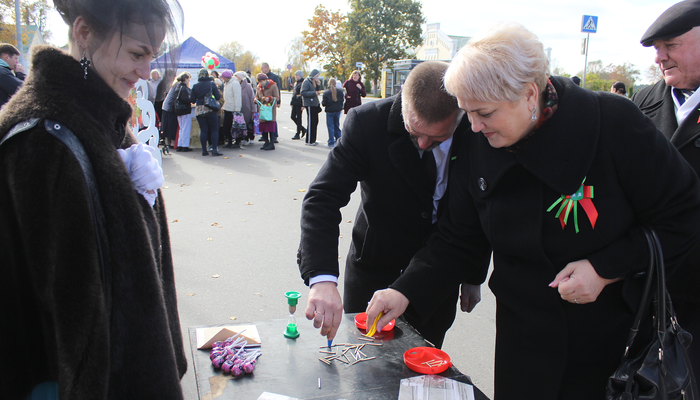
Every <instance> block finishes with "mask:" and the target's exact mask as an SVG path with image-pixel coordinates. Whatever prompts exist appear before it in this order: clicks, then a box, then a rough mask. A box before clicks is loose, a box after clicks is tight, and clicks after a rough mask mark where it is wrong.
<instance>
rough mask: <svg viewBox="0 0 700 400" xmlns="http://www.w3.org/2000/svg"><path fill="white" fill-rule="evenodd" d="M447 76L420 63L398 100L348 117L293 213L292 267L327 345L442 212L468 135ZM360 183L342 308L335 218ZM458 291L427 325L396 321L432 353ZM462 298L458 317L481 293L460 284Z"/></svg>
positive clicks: (435, 64)
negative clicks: (297, 235) (297, 225)
mask: <svg viewBox="0 0 700 400" xmlns="http://www.w3.org/2000/svg"><path fill="white" fill-rule="evenodd" d="M447 67H448V64H447V63H444V62H441V61H426V62H423V63H420V64H418V65H417V66H416V67H415V68H414V69H413V70H412V71H411V73H410V74H409V75H408V77H407V79H406V82H405V84H404V85H403V89H402V90H401V92H400V93H399V94H398V95H396V96H394V97H390V98H388V99H384V100H380V101H375V102H370V103H367V104H364V105H361V106H359V107H355V108H352V109H351V110H350V111H348V115H347V119H346V120H345V125H344V128H343V137H342V139H341V140H340V141H338V142H337V144H336V146H335V148H334V149H333V150H332V151H331V152H330V154H329V155H328V159H327V160H326V162H325V164H324V165H323V168H321V170H320V171H319V173H318V175H317V176H316V178H315V179H314V181H313V182H312V183H311V185H310V186H309V191H308V193H307V195H306V197H305V198H304V202H303V204H302V209H301V244H300V246H299V253H298V257H297V261H298V263H299V269H300V271H301V276H302V278H303V279H304V282H305V283H306V284H307V285H309V286H310V287H311V290H310V293H309V297H308V303H307V308H306V317H307V318H308V319H313V320H314V326H315V327H316V328H321V334H322V335H324V336H327V337H328V339H333V338H334V337H335V333H336V331H337V329H338V326H339V324H340V321H341V319H342V310H343V309H344V310H345V312H347V313H354V312H360V311H364V310H365V308H366V307H367V302H368V301H369V300H370V299H371V298H372V294H373V293H374V291H376V290H379V289H384V288H386V287H388V286H389V284H391V283H392V282H393V281H394V280H395V279H396V278H398V277H399V275H400V274H401V272H402V270H403V269H404V268H406V266H407V265H408V262H409V261H410V260H411V258H412V257H413V255H414V254H415V253H416V252H417V251H418V250H419V249H420V248H421V247H423V246H424V245H425V243H426V241H427V239H428V236H429V235H430V233H431V232H432V230H433V227H434V224H435V223H436V221H437V220H438V216H439V214H440V213H441V212H442V210H443V209H445V207H446V206H445V203H446V200H447V190H448V189H449V186H448V176H449V175H450V174H452V173H453V171H454V169H453V166H454V162H455V159H456V158H457V156H456V154H457V150H458V149H459V147H460V143H463V137H465V136H466V134H467V132H471V131H470V129H469V121H468V119H467V117H466V116H464V113H463V112H462V110H460V109H459V107H458V105H457V99H455V98H454V97H452V96H451V95H450V94H448V93H447V92H446V91H445V89H444V87H443V84H442V77H443V76H444V74H445V71H446V70H447ZM311 76H314V73H313V72H312V75H311ZM311 134H312V131H311V129H309V135H311ZM464 140H466V139H464ZM358 182H359V183H360V190H361V192H362V204H360V207H359V208H358V211H357V217H356V218H355V226H354V228H353V232H352V244H351V245H350V252H349V253H348V256H347V258H346V264H345V281H344V291H343V300H342V301H341V299H340V294H339V291H338V288H337V281H338V276H339V275H340V272H339V267H338V235H339V227H338V224H339V222H340V220H341V214H340V209H341V208H342V207H344V206H345V205H346V204H347V203H348V201H349V199H350V195H351V193H352V192H354V191H355V190H356V189H357V184H358ZM480 282H481V280H480V281H479V282H474V283H476V284H478V283H480ZM458 292H459V290H454V291H452V292H451V293H450V295H449V296H448V297H447V299H446V300H445V301H444V302H443V303H442V304H440V305H439V306H438V307H437V308H436V310H435V312H434V313H433V315H432V316H431V317H430V318H429V319H428V320H427V321H425V322H423V321H422V320H421V319H420V317H419V316H418V314H417V313H416V312H415V310H414V309H413V308H412V307H411V308H409V310H407V312H406V313H405V314H404V317H405V318H406V320H407V321H408V322H409V323H410V324H411V325H412V326H413V327H414V328H416V330H418V332H420V333H421V335H423V337H424V338H425V339H427V340H428V341H430V342H431V343H433V344H434V345H435V346H437V347H438V348H439V347H441V346H442V342H443V340H444V337H445V332H447V330H448V329H449V328H450V326H451V325H452V322H453V321H454V318H455V313H456V304H457V297H458ZM462 295H463V296H462V310H463V311H471V310H472V309H473V307H474V305H475V304H476V303H478V301H479V300H480V294H479V286H472V285H462Z"/></svg>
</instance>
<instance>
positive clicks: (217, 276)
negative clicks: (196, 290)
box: [211, 274, 221, 278]
mask: <svg viewBox="0 0 700 400" xmlns="http://www.w3.org/2000/svg"><path fill="white" fill-rule="evenodd" d="M211 277H212V278H220V277H221V275H219V274H214V275H212V276H211Z"/></svg>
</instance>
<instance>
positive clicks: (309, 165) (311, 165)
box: [306, 164, 314, 167]
mask: <svg viewBox="0 0 700 400" xmlns="http://www.w3.org/2000/svg"><path fill="white" fill-rule="evenodd" d="M306 166H307V167H313V166H314V165H313V164H306Z"/></svg>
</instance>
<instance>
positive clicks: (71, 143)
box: [0, 118, 112, 319]
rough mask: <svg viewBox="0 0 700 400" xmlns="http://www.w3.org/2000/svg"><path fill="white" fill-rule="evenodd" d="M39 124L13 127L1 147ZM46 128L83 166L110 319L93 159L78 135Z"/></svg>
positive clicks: (49, 124)
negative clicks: (91, 160)
mask: <svg viewBox="0 0 700 400" xmlns="http://www.w3.org/2000/svg"><path fill="white" fill-rule="evenodd" d="M40 121H41V118H32V119H30V120H27V121H23V122H20V123H18V124H16V125H15V126H13V127H12V129H10V131H9V132H8V134H7V135H6V136H5V137H4V138H3V139H2V141H0V146H2V144H3V143H5V142H6V141H8V140H9V139H11V138H13V137H15V136H17V135H19V134H20V133H22V132H27V131H29V130H30V129H32V128H34V127H35V126H36V125H37V124H38V123H39V122H40ZM44 129H45V130H46V132H48V133H49V134H51V136H53V137H55V138H56V139H58V140H59V141H60V142H61V143H62V144H63V145H64V146H66V147H67V148H68V150H70V152H71V153H72V154H73V156H74V157H75V158H76V161H78V165H79V166H80V169H81V171H82V172H83V178H84V179H85V186H86V188H87V191H88V196H89V197H90V202H89V204H88V207H90V211H91V214H92V216H93V218H92V220H93V226H94V228H95V240H96V242H97V252H98V255H99V258H100V269H101V272H102V273H101V275H102V286H103V288H104V291H105V296H104V299H105V306H106V309H107V313H108V316H109V315H111V310H112V293H111V289H112V286H111V284H110V282H111V279H110V278H111V273H110V271H109V265H108V264H107V262H106V259H105V257H106V250H105V249H106V247H105V244H104V243H106V240H107V228H106V226H107V224H106V222H105V216H104V211H103V209H102V202H101V201H100V195H99V192H98V191H97V179H95V173H94V172H93V169H92V163H91V162H90V158H88V155H87V153H86V152H85V148H84V147H83V144H82V143H80V140H78V138H77V137H76V136H75V134H74V133H73V132H72V131H71V130H70V129H68V127H66V126H65V125H63V124H61V123H59V122H57V121H53V120H49V119H45V120H44ZM109 318H110V317H108V319H109Z"/></svg>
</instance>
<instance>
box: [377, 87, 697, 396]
mask: <svg viewBox="0 0 700 400" xmlns="http://www.w3.org/2000/svg"><path fill="white" fill-rule="evenodd" d="M551 80H552V83H553V85H554V87H555V89H556V91H557V94H558V96H559V105H558V108H557V111H556V112H555V113H554V114H553V115H552V117H551V118H550V119H549V120H547V121H546V122H545V123H544V124H543V125H542V126H541V127H540V128H539V129H538V130H537V131H535V132H534V134H533V135H532V136H531V137H530V138H529V139H528V140H526V141H524V142H522V146H521V147H520V149H519V150H518V152H517V153H512V152H509V151H506V150H505V149H496V148H493V147H491V146H490V145H489V143H488V140H487V139H486V138H485V137H484V135H481V134H477V135H469V136H468V139H467V140H466V143H463V145H462V146H461V147H460V154H458V156H457V162H458V165H457V166H455V169H457V170H459V174H453V178H454V179H453V180H452V181H451V182H450V198H449V207H448V209H447V210H446V211H445V215H443V216H442V218H441V219H440V222H439V223H438V232H437V233H436V234H433V235H432V236H431V238H430V240H429V243H428V246H427V247H425V248H424V249H423V250H421V251H420V252H419V253H418V254H417V255H416V257H415V258H414V259H413V260H412V261H411V265H410V266H409V267H408V268H407V269H406V270H405V271H404V274H403V275H402V276H401V277H400V278H399V279H398V280H397V282H395V283H394V284H392V285H391V287H393V288H395V289H397V290H399V291H400V292H401V293H403V294H404V295H406V297H408V299H409V300H411V302H412V304H414V305H415V306H416V307H417V308H419V311H420V312H421V313H422V314H423V315H424V316H428V315H430V313H431V311H432V308H433V307H434V304H436V303H437V302H440V301H441V298H442V297H443V296H444V293H446V292H448V291H449V290H451V289H452V288H454V287H456V286H457V284H458V282H461V281H462V280H464V279H467V278H469V277H470V275H471V274H483V273H484V271H485V270H486V269H488V266H489V257H488V256H489V253H488V251H489V244H490V245H492V246H493V260H494V268H493V272H492V274H491V278H490V280H489V286H490V287H491V290H492V292H493V294H494V295H495V296H496V302H497V308H496V364H495V392H496V398H502V399H521V398H523V393H527V396H526V397H527V398H531V399H538V400H556V399H565V398H586V399H593V398H597V399H602V398H604V393H605V385H606V381H607V378H608V377H609V376H610V375H611V374H612V372H613V371H614V370H615V368H616V367H617V366H618V365H619V362H620V357H621V356H622V353H623V352H624V348H625V344H626V339H627V335H628V333H629V328H630V326H631V324H632V321H633V319H634V307H636V305H637V304H638V302H639V292H640V289H641V286H642V285H641V283H642V281H643V279H638V278H635V276H636V273H637V272H640V271H644V270H645V269H646V268H647V266H648V258H649V250H648V246H647V243H646V240H645V237H644V235H643V234H642V233H641V231H640V226H641V225H645V224H646V225H650V226H652V227H654V228H655V229H656V231H657V233H658V234H659V237H660V239H661V243H662V244H663V247H664V248H663V250H664V258H665V260H666V266H667V268H671V269H672V268H674V267H676V266H678V264H679V263H680V261H681V260H682V257H683V256H684V255H685V254H686V253H687V252H688V251H690V250H691V249H692V248H693V247H694V246H695V245H696V244H697V243H698V239H699V238H700V192H699V191H698V190H700V182H698V179H697V177H696V176H695V174H694V173H693V171H692V169H691V168H690V167H689V166H688V165H687V163H686V162H685V160H683V158H682V157H681V156H680V155H679V154H678V152H677V151H676V149H675V148H673V146H672V145H671V144H670V143H669V142H668V141H667V140H666V139H664V138H663V136H661V134H659V133H658V131H657V130H656V128H655V127H654V125H653V124H652V123H651V121H650V120H649V119H647V118H645V117H644V116H643V115H642V113H641V112H639V110H638V109H637V107H635V106H634V104H632V103H631V102H630V101H628V100H627V99H624V98H622V97H621V96H618V95H615V94H611V93H604V92H591V91H588V90H585V89H582V88H579V87H578V86H576V85H575V84H574V83H573V82H571V81H570V80H569V79H567V78H557V77H552V79H551ZM465 152H466V154H462V153H465ZM584 178H585V185H586V186H592V187H593V188H594V191H593V198H592V202H593V205H594V206H595V207H596V209H597V212H598V218H597V220H596V224H595V227H593V226H592V224H591V222H590V220H589V217H588V216H587V213H586V212H585V211H584V210H583V209H582V207H580V206H579V207H578V213H577V214H578V215H577V216H576V215H572V214H574V212H573V211H572V212H571V214H570V215H569V219H568V224H567V225H566V226H565V227H563V228H562V225H561V223H560V221H559V219H558V218H556V217H555V215H556V212H557V210H558V208H559V207H556V208H554V209H553V210H552V211H549V212H548V211H547V210H548V208H550V207H551V205H552V204H554V203H555V202H556V201H557V200H559V199H560V198H561V196H562V195H571V194H573V193H575V192H576V191H577V190H578V189H579V188H580V187H581V184H582V182H583V181H584ZM576 217H578V227H579V232H578V233H577V232H576V229H575V219H576ZM581 259H588V260H589V261H590V262H591V264H592V265H593V267H594V268H595V270H596V272H597V273H598V275H600V276H601V277H603V278H608V279H612V278H617V277H625V279H624V280H622V281H618V282H616V283H612V284H610V285H607V286H606V287H605V288H604V289H603V290H602V292H601V293H600V295H599V296H598V298H597V300H596V301H595V302H593V303H590V304H584V305H576V304H571V303H568V302H566V301H564V300H562V299H561V296H560V295H559V292H558V291H557V290H556V289H552V288H550V287H549V286H548V285H549V283H550V282H552V280H553V279H554V277H555V276H556V274H557V273H559V272H560V271H561V270H562V269H563V268H564V267H565V266H566V265H567V264H568V263H570V262H573V261H578V260H581ZM426 288H436V289H435V290H432V291H428V290H427V289H426ZM415 299H420V301H418V302H416V301H414V300H415ZM642 332H644V331H642ZM637 342H639V343H644V340H643V339H642V338H641V337H639V338H638V339H637V341H636V342H635V343H637ZM633 354H634V353H633Z"/></svg>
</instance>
